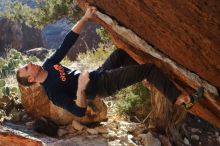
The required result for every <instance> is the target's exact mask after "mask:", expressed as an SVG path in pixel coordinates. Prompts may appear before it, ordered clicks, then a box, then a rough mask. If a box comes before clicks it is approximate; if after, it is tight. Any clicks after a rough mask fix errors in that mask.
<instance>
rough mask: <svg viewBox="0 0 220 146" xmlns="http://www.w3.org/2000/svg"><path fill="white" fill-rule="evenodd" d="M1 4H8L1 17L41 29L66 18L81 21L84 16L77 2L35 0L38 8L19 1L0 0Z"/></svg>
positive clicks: (70, 0) (0, 14) (69, 0)
mask: <svg viewBox="0 0 220 146" xmlns="http://www.w3.org/2000/svg"><path fill="white" fill-rule="evenodd" d="M0 2H2V3H5V4H6V6H5V11H3V12H0V16H3V17H7V18H8V19H10V20H13V21H19V22H21V23H25V24H26V25H28V26H33V27H37V28H41V29H42V28H43V27H44V26H45V25H47V24H49V23H52V22H55V21H56V20H58V19H61V18H66V17H68V18H69V19H72V18H73V19H79V18H81V17H82V15H83V11H82V10H81V9H80V8H79V7H78V6H77V3H76V0H46V1H45V0H34V2H36V4H37V7H36V8H31V7H29V6H28V5H27V4H23V3H21V2H18V1H11V0H4V1H3V0H0ZM71 21H72V20H71Z"/></svg>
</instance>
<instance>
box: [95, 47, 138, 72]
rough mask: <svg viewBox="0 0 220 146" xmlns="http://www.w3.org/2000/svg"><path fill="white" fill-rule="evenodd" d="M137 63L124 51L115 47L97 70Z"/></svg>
mask: <svg viewBox="0 0 220 146" xmlns="http://www.w3.org/2000/svg"><path fill="white" fill-rule="evenodd" d="M137 64H138V63H137V62H136V61H135V60H134V59H133V58H131V57H130V56H129V55H128V54H127V53H126V52H125V51H123V50H121V49H116V50H115V51H114V52H112V53H111V55H110V56H109V57H108V58H107V59H106V61H105V62H104V63H103V65H102V66H101V67H100V68H98V70H99V71H104V70H111V69H116V68H120V67H124V66H129V65H137Z"/></svg>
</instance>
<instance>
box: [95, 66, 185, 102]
mask: <svg viewBox="0 0 220 146" xmlns="http://www.w3.org/2000/svg"><path fill="white" fill-rule="evenodd" d="M144 79H147V80H148V81H149V82H150V83H151V84H153V85H154V86H155V87H156V88H157V89H158V90H159V91H161V92H162V93H163V94H164V95H165V96H166V97H167V98H168V99H169V100H170V101H171V102H172V103H175V101H176V99H177V97H178V96H180V95H181V92H180V91H179V90H178V89H177V88H176V87H175V86H174V84H173V83H172V82H171V81H170V80H169V79H168V77H167V76H165V75H164V74H163V73H162V72H161V71H160V70H159V69H158V68H157V67H156V66H155V65H153V64H142V65H131V66H125V67H122V68H117V69H113V70H107V71H105V72H104V73H103V74H102V75H101V77H100V78H99V79H98V83H97V84H98V91H97V93H98V94H99V95H102V96H109V95H112V94H114V93H115V92H116V91H118V90H120V89H122V88H125V87H127V86H129V85H132V84H135V83H137V82H140V81H142V80H144Z"/></svg>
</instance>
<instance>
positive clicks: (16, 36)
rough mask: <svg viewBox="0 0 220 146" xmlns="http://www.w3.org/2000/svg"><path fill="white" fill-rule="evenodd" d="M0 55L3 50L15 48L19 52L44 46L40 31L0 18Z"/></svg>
mask: <svg viewBox="0 0 220 146" xmlns="http://www.w3.org/2000/svg"><path fill="white" fill-rule="evenodd" d="M0 25H1V28H0V34H1V36H0V53H2V52H3V49H5V48H16V49H18V50H20V51H23V50H27V49H32V48H36V47H42V46H44V44H43V40H42V36H41V31H40V30H37V29H33V28H30V27H27V26H26V25H24V24H20V23H16V22H12V21H10V20H8V19H6V18H0Z"/></svg>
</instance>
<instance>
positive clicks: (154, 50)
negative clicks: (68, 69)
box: [78, 0, 220, 127]
mask: <svg viewBox="0 0 220 146" xmlns="http://www.w3.org/2000/svg"><path fill="white" fill-rule="evenodd" d="M86 2H88V3H89V4H92V5H95V6H96V7H97V8H98V10H99V11H98V12H97V17H96V18H95V21H96V22H98V23H99V24H101V25H102V26H103V27H105V28H106V29H107V30H108V32H109V33H110V35H111V36H112V39H113V41H114V42H115V44H116V45H117V46H118V47H119V48H122V49H124V50H125V51H126V52H128V53H129V54H130V55H131V56H132V57H133V58H134V59H135V60H137V61H138V62H139V63H154V64H156V65H157V66H158V67H159V68H161V69H162V70H163V71H164V72H165V73H166V74H167V75H168V76H169V77H170V78H171V79H172V80H173V82H174V83H175V84H178V85H179V86H181V87H182V88H184V89H185V90H187V91H189V92H192V91H193V90H195V89H197V88H198V87H200V86H203V87H205V97H206V98H205V99H204V100H201V101H200V102H199V104H196V105H195V106H194V107H193V108H192V109H191V110H190V112H191V113H193V114H195V115H197V116H200V117H202V118H203V119H206V120H207V121H209V122H210V123H212V124H213V125H215V126H217V127H220V99H219V93H218V91H219V89H220V73H219V70H220V58H219V56H220V48H219V47H220V44H219V43H220V38H219V37H218V36H219V35H220V31H219V27H220V16H219V15H217V14H218V13H219V11H220V3H219V2H218V1H217V0H214V1H212V2H210V1H205V2H201V1H193V2H192V1H178V2H177V1H169V2H168V1H162V0H160V1H156V2H155V1H151V0H150V1H149V0H148V1H147V0H144V1H140V0H131V1H126V0H120V1H118V0H112V1H111V2H109V1H107V0H103V1H97V0H79V1H78V3H79V4H80V6H81V7H82V8H84V4H85V3H86Z"/></svg>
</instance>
